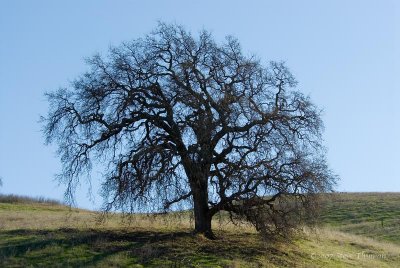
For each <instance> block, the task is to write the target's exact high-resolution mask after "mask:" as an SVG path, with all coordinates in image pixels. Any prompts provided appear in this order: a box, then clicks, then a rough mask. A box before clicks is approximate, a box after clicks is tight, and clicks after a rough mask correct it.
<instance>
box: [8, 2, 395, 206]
mask: <svg viewBox="0 0 400 268" xmlns="http://www.w3.org/2000/svg"><path fill="white" fill-rule="evenodd" d="M397 2H398V1H395V0H392V1H390V0H382V1H367V0H362V1H361V0H360V1H356V0H353V1H345V0H336V1H317V0H315V1H294V0H293V1H262V0H260V1H225V0H224V1H211V0H207V1H197V2H194V1H193V2H188V1H183V0H180V1H176V0H175V1H102V0H96V1H94V0H92V1H78V0H76V1H63V2H61V1H51V0H49V1H42V0H36V1H18V0H13V1H5V0H0V177H2V178H3V186H2V187H1V188H0V192H1V193H14V194H20V195H30V196H44V197H49V198H56V199H62V198H63V191H64V187H63V186H62V185H61V186H58V183H57V182H56V181H54V174H56V173H57V172H59V171H60V168H61V165H60V162H59V160H58V158H57V157H56V155H55V149H56V147H51V146H45V145H44V139H43V135H42V133H41V131H40V130H41V126H40V124H39V123H38V121H39V117H40V115H45V114H46V112H47V109H48V106H47V102H46V99H45V97H44V92H46V91H51V90H56V89H58V88H59V87H66V86H68V85H69V82H70V81H72V80H73V79H74V78H76V77H77V76H78V75H80V74H81V73H82V72H84V71H85V69H86V66H85V64H84V58H85V57H88V56H91V55H93V54H94V53H96V52H100V53H102V54H106V52H107V49H108V48H109V47H110V46H113V45H118V44H120V43H121V42H123V41H129V40H131V39H134V38H138V37H143V36H144V34H146V33H149V32H150V31H151V30H152V29H154V28H155V26H156V25H157V21H159V20H160V21H163V22H167V23H170V22H173V23H178V24H182V25H184V26H185V27H186V28H187V29H188V30H190V31H191V32H192V33H193V34H196V33H197V32H198V31H200V30H202V29H207V30H210V31H212V33H213V35H214V37H215V39H216V40H223V38H224V37H225V36H226V35H234V36H236V37H237V38H238V39H239V41H240V42H241V44H242V48H243V51H245V52H246V53H249V54H250V53H252V54H256V55H258V56H259V57H260V58H261V59H262V60H263V61H265V62H268V61H270V60H276V61H281V60H283V61H285V62H286V65H287V66H288V67H289V68H290V70H291V71H292V73H293V74H294V75H295V77H296V79H297V80H298V82H299V85H298V88H299V90H301V91H302V92H304V93H305V94H308V95H310V97H311V99H312V100H313V101H314V103H316V104H317V105H318V106H319V107H320V108H322V109H323V110H324V114H323V120H324V123H325V134H324V139H325V145H326V146H327V147H328V161H329V164H330V166H331V168H332V169H333V170H334V171H335V172H336V173H337V174H338V175H339V176H340V178H341V180H340V181H339V184H338V186H337V188H336V189H337V190H338V191H352V192H357V191H400V176H399V173H398V171H397V169H398V166H399V165H400V154H399V152H400V120H399V118H400V106H399V101H400V86H399V81H398V78H399V77H400V11H399V9H400V8H399V4H398V3H397ZM100 180H101V175H100V174H98V173H96V172H95V173H93V174H92V182H93V194H92V200H91V201H90V200H89V198H88V194H87V183H86V182H85V181H83V182H82V187H81V189H80V190H79V191H78V194H77V204H78V206H80V207H85V208H97V207H98V206H99V205H100V204H101V199H100V197H99V196H98V195H97V185H98V181H100Z"/></svg>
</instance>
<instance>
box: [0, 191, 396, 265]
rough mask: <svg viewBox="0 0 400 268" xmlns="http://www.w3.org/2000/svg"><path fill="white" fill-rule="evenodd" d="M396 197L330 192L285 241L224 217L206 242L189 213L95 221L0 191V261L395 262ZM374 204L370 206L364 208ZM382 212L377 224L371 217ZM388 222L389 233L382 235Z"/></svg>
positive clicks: (57, 206)
mask: <svg viewBox="0 0 400 268" xmlns="http://www.w3.org/2000/svg"><path fill="white" fill-rule="evenodd" d="M399 198H400V194H340V195H337V196H335V197H334V198H331V197H330V198H329V199H327V200H328V201H326V210H325V211H324V213H323V217H322V219H323V221H324V226H321V228H319V229H317V230H314V231H310V230H308V229H305V230H304V233H303V234H301V236H299V238H297V239H296V240H295V241H294V243H293V244H287V243H282V242H275V243H271V242H266V241H262V240H260V239H259V237H258V236H257V234H256V233H255V231H254V230H253V229H252V228H251V227H250V226H247V225H241V226H233V225H232V224H229V223H227V222H226V221H224V220H223V219H216V220H215V222H214V223H213V226H214V228H215V229H216V233H217V236H218V237H219V240H217V241H209V240H207V239H205V238H203V237H201V236H194V235H192V234H191V228H192V225H193V221H192V220H191V219H190V217H188V216H187V214H185V215H179V214H174V215H166V216H158V217H154V216H151V215H150V216H147V215H137V216H135V217H134V218H133V219H132V222H130V224H129V222H127V221H124V222H123V223H121V218H120V217H119V216H118V215H113V216H111V217H110V218H109V219H108V220H107V221H106V222H105V223H101V222H99V221H98V219H99V217H98V216H99V215H97V214H96V213H94V212H91V211H85V210H78V209H72V210H71V209H69V208H68V207H66V206H63V205H62V204H59V203H54V202H50V203H47V202H37V201H38V200H29V199H26V200H24V201H23V202H22V200H18V198H17V199H16V200H14V201H10V200H6V199H5V198H3V199H2V198H1V197H0V267H3V266H4V267H29V266H31V267H66V266H67V267H68V266H72V267H79V266H85V267H86V266H89V267H90V266H91V267H354V266H357V267H396V266H398V264H399V263H400V243H399V238H398V236H396V234H398V233H399V230H400V226H399V225H398V226H399V227H397V229H396V226H395V225H394V223H395V222H396V220H398V219H399V217H398V214H397V213H398V211H395V210H396V209H398V208H399V202H397V204H396V200H398V199H399ZM377 200H379V202H380V203H378V202H377ZM368 204H369V205H368ZM373 204H375V205H374V206H373V207H375V210H370V207H371V206H372V205H373ZM396 205H397V206H396ZM367 208H368V211H365V210H366V209H367ZM383 215H384V216H386V218H385V219H384V221H383V222H384V225H383V227H382V226H380V228H381V229H383V230H381V229H379V228H378V227H379V226H377V224H378V225H379V224H381V217H383ZM360 219H361V220H360ZM389 223H391V224H392V225H389ZM360 224H364V225H363V226H367V227H365V228H364V229H362V230H364V231H360V230H358V229H357V228H358V227H357V226H360ZM385 224H387V227H386V225H385ZM389 226H391V227H390V228H392V229H393V232H392V234H394V236H393V237H389V236H387V235H386V236H384V235H380V234H384V232H385V230H387V229H385V228H389ZM375 227H376V228H375ZM374 232H375V233H374ZM356 233H359V234H365V235H368V236H371V237H374V236H377V238H378V239H371V238H368V237H366V236H365V235H363V236H361V235H357V234H356ZM396 237H397V238H396ZM379 240H380V241H379Z"/></svg>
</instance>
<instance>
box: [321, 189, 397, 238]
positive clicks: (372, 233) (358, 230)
mask: <svg viewBox="0 0 400 268" xmlns="http://www.w3.org/2000/svg"><path fill="white" fill-rule="evenodd" d="M321 220H322V223H323V224H325V225H328V226H330V227H332V228H333V229H335V230H339V231H344V232H346V233H352V234H358V235H364V236H368V237H371V238H374V239H377V240H382V241H389V242H393V243H397V244H400V193H340V194H334V195H330V196H329V197H328V198H327V200H326V202H325V209H324V211H323V214H322V219H321Z"/></svg>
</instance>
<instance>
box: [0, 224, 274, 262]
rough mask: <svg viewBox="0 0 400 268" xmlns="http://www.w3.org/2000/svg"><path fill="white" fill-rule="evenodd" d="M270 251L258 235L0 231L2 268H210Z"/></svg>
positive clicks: (106, 231)
mask: <svg viewBox="0 0 400 268" xmlns="http://www.w3.org/2000/svg"><path fill="white" fill-rule="evenodd" d="M1 240H3V241H1ZM268 252H269V253H271V252H270V251H269V250H267V249H266V247H265V245H264V244H263V243H262V242H260V241H259V239H256V238H255V235H254V234H248V235H247V236H246V234H242V235H240V234H235V235H234V236H231V237H230V236H226V237H224V238H223V239H220V240H217V241H209V240H207V239H205V238H202V237H199V236H195V235H193V234H191V233H190V232H170V233H166V232H151V231H137V230H98V229H87V230H82V229H58V230H26V229H23V230H11V231H2V232H0V266H15V265H16V266H63V267H64V266H74V267H76V266H112V265H114V266H115V265H118V266H128V265H134V264H142V265H144V266H167V267H191V266H192V265H193V263H196V264H204V265H210V266H212V265H216V264H217V263H220V261H221V260H233V259H241V260H248V261H254V260H256V259H258V258H259V257H260V256H262V255H265V254H268ZM278 253H279V252H278ZM281 253H282V252H281Z"/></svg>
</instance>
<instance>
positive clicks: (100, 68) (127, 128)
mask: <svg viewBox="0 0 400 268" xmlns="http://www.w3.org/2000/svg"><path fill="white" fill-rule="evenodd" d="M87 63H88V65H89V66H90V67H91V68H90V70H89V71H88V72H86V73H84V74H83V75H82V76H81V77H79V78H78V79H76V80H75V81H74V82H73V83H72V85H71V88H69V89H66V88H62V89H59V90H58V91H54V92H50V93H47V97H48V100H49V103H50V110H49V113H48V115H47V116H46V117H44V118H43V125H44V133H45V136H46V140H47V143H52V142H55V143H57V144H58V153H59V155H60V157H61V161H62V163H63V169H62V172H61V174H60V175H59V179H60V180H61V181H62V182H63V183H65V184H66V186H67V190H66V194H67V195H68V196H71V197H72V195H73V192H74V189H75V187H76V185H77V183H78V182H79V178H81V176H82V175H83V173H87V172H89V171H90V170H91V168H92V163H93V161H94V162H96V163H97V164H100V165H101V166H102V167H104V176H103V178H104V181H103V183H102V194H103V196H104V209H105V210H106V211H108V210H111V209H118V210H123V211H126V212H135V211H140V210H141V209H143V208H152V211H165V210H168V209H171V208H174V206H176V204H177V203H182V202H186V204H192V205H193V210H194V219H195V231H196V232H199V233H204V234H205V235H206V236H207V237H212V236H213V234H212V229H211V219H212V217H213V216H214V215H215V214H216V213H218V212H219V211H228V212H230V213H231V215H232V216H235V217H240V218H244V219H246V220H248V221H250V222H251V223H253V224H254V225H255V227H256V228H257V230H259V231H261V232H265V233H271V232H284V231H285V230H287V229H288V228H292V227H295V226H296V224H298V223H299V222H301V220H302V219H306V218H307V217H308V216H307V215H308V214H309V213H310V212H311V211H313V210H312V208H313V207H314V206H315V199H314V197H315V196H317V195H318V193H320V192H325V191H329V190H331V188H332V185H333V184H334V182H335V176H333V175H332V173H331V171H330V170H329V169H328V167H327V165H326V161H325V150H324V147H323V146H322V144H321V131H322V121H321V118H320V111H319V110H318V108H317V107H316V106H314V104H313V103H312V102H311V101H310V99H309V98H308V97H306V96H304V95H303V94H302V93H300V92H299V91H297V90H295V89H294V88H295V86H296V81H295V79H294V77H293V76H292V74H291V73H290V72H289V71H288V69H287V68H286V67H285V66H284V64H283V63H277V62H271V63H270V64H269V65H267V66H265V65H263V64H262V63H261V62H260V60H259V59H258V58H256V57H254V56H246V55H244V54H243V53H242V51H241V47H240V45H239V43H238V41H237V40H236V39H235V38H232V37H227V38H226V41H225V43H223V44H217V43H216V42H215V41H214V40H213V38H212V36H211V34H210V33H209V32H207V31H202V32H200V34H199V36H198V37H193V36H192V35H191V34H190V33H189V32H187V31H186V30H185V29H184V28H183V27H181V26H177V25H169V24H163V23H160V24H159V26H158V27H157V29H156V30H155V31H153V32H152V33H151V34H149V35H147V36H146V37H145V38H143V39H137V40H134V41H132V42H129V43H124V44H122V45H121V46H119V47H114V48H111V49H110V51H109V53H108V55H107V56H106V57H102V56H100V55H95V56H93V57H91V58H89V59H88V60H87Z"/></svg>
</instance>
